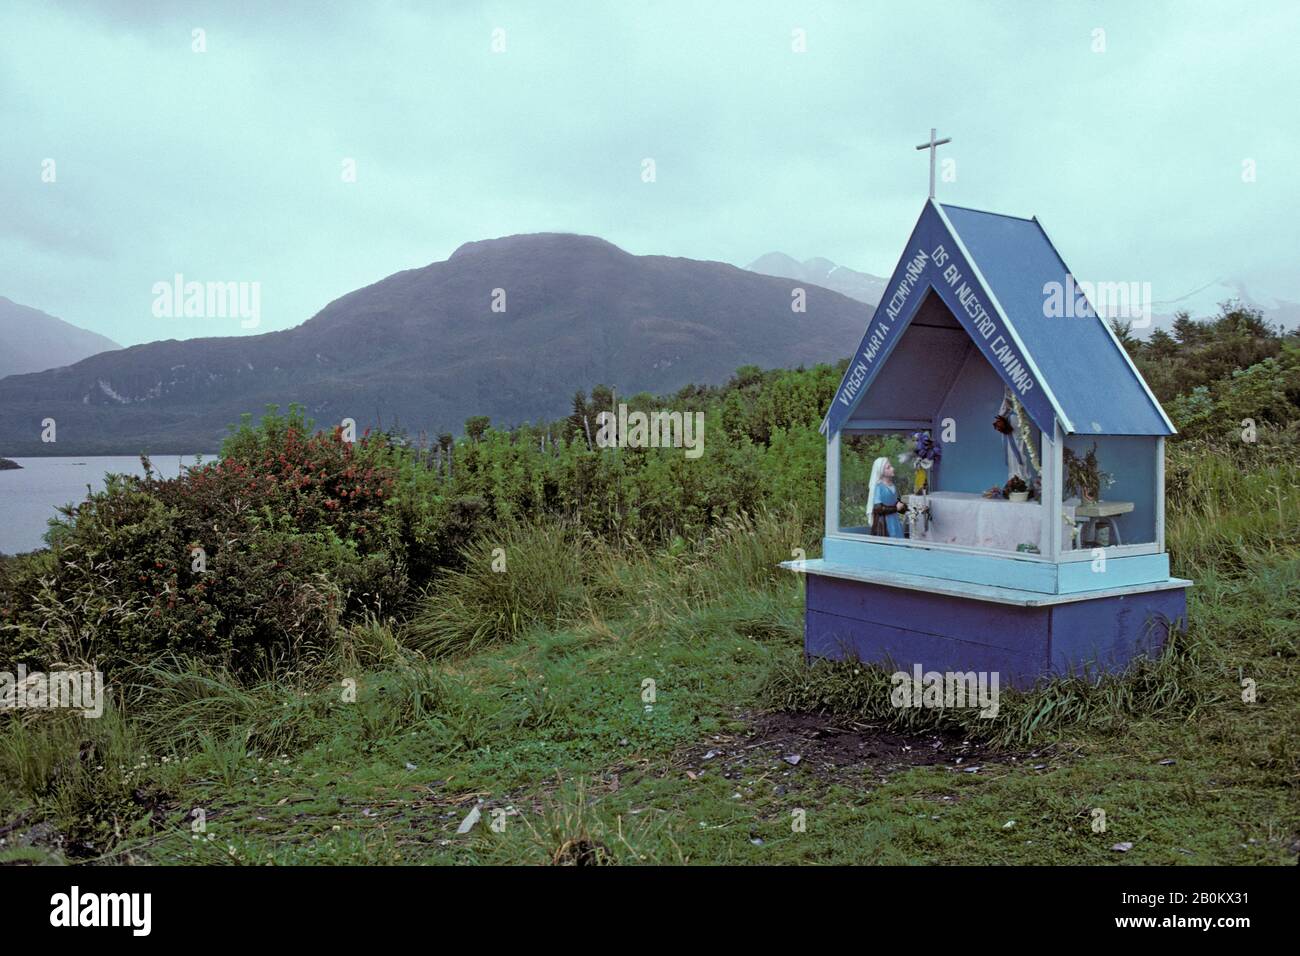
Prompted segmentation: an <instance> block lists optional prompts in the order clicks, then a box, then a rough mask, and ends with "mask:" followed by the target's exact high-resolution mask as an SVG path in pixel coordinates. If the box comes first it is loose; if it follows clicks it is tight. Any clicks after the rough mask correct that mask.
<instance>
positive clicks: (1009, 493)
mask: <svg viewBox="0 0 1300 956" xmlns="http://www.w3.org/2000/svg"><path fill="white" fill-rule="evenodd" d="M1002 496H1003V497H1004V498H1006V499H1007V500H1008V501H1028V500H1029V486H1028V485H1027V484H1025V479H1023V478H1021V477H1020V476H1019V475H1012V476H1011V480H1010V481H1008V482H1007V483H1006V484H1005V485H1003V486H1002Z"/></svg>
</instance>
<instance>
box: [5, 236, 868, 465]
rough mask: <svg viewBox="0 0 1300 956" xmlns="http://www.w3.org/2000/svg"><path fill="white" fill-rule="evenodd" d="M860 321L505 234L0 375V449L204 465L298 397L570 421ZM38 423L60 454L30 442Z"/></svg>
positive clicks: (425, 422)
mask: <svg viewBox="0 0 1300 956" xmlns="http://www.w3.org/2000/svg"><path fill="white" fill-rule="evenodd" d="M494 290H503V291H504V297H505V298H504V305H505V311H504V312H499V311H498V312H494V311H493V310H492V302H493V296H494V294H496V293H495V292H494ZM871 312H872V310H871V309H870V308H869V307H868V306H866V305H863V304H862V303H860V302H855V301H853V300H852V299H849V298H847V297H845V296H842V295H840V294H838V293H836V292H831V291H829V290H826V289H823V288H820V287H817V286H811V287H809V288H808V290H807V311H806V312H802V313H800V312H794V311H792V309H791V297H790V287H789V282H788V281H785V280H781V279H777V278H772V277H769V276H763V275H758V274H756V273H753V272H747V271H745V270H743V269H738V268H736V267H735V266H732V265H727V264H725V263H721V262H702V261H697V260H693V259H679V258H669V257H666V256H636V255H630V254H628V253H626V252H624V251H623V250H621V249H619V248H618V247H616V246H614V245H612V244H610V243H608V242H605V241H604V240H602V239H597V238H594V237H591V236H578V235H568V234H556V233H542V234H534V235H519V236H508V237H505V238H501V239H491V240H485V241H481V242H471V243H467V244H466V245H463V246H461V247H460V248H459V249H457V250H456V251H455V253H453V254H452V256H451V257H450V258H449V259H447V260H446V261H445V262H435V263H433V264H432V265H428V266H425V267H423V268H419V269H411V270H408V271H405V272H399V273H396V274H395V275H391V276H389V277H388V278H386V279H383V280H382V281H380V282H377V283H375V284H374V285H371V286H367V287H366V288H363V289H358V290H357V291H355V292H351V293H349V294H347V295H345V296H343V297H342V298H340V299H336V300H335V301H334V302H331V303H330V304H329V305H327V306H326V307H325V308H324V309H322V310H321V311H320V312H319V313H317V314H316V315H315V316H314V317H313V318H311V319H309V320H308V321H306V322H304V323H303V324H302V325H299V326H297V327H295V328H292V329H289V330H286V331H281V332H269V333H265V334H262V335H250V336H235V337H230V338H206V339H188V340H185V341H175V340H169V341H164V342H153V343H150V344H148V345H136V346H132V347H130V348H125V349H121V350H119V351H115V352H107V353H104V354H102V355H96V356H93V357H91V358H88V359H85V360H83V361H81V362H78V363H77V364H75V365H72V366H69V367H67V368H59V369H53V370H50V371H46V372H39V373H36V374H28V375H15V376H10V377H9V378H6V379H3V380H0V452H3V453H4V454H9V455H21V454H42V453H45V454H49V453H57V454H93V453H96V452H100V453H105V454H107V453H117V454H133V453H135V452H137V451H141V450H148V451H150V452H154V453H178V454H189V453H194V452H208V451H213V450H215V449H216V448H217V447H218V445H219V443H220V441H221V439H222V437H224V435H225V434H226V426H227V425H228V424H230V423H232V422H236V421H238V419H239V416H240V414H241V413H243V412H253V413H255V414H260V413H261V412H262V410H263V408H264V407H265V406H266V405H267V404H277V405H279V406H280V407H281V408H284V407H285V406H287V405H288V404H289V403H290V402H298V403H301V404H303V405H305V406H306V407H307V413H308V415H310V416H311V417H312V418H314V419H315V420H316V421H317V423H319V424H322V425H323V424H327V423H334V422H338V421H339V420H341V419H343V418H353V419H355V420H356V422H357V424H358V426H359V427H364V426H366V425H369V424H374V423H377V422H382V424H384V425H386V426H392V425H400V426H402V427H405V428H406V429H407V430H408V432H411V433H415V432H418V431H422V430H425V431H430V432H436V431H440V430H446V431H460V430H461V428H462V426H463V423H464V421H465V419H466V418H467V417H469V416H471V415H478V414H483V415H489V416H491V418H492V420H493V422H494V423H497V424H501V425H510V424H517V423H520V422H523V421H528V420H538V419H542V418H553V417H558V416H562V415H565V414H567V413H568V411H569V408H570V402H571V399H572V396H573V393H574V392H575V391H576V390H578V389H580V388H582V389H587V388H590V387H591V386H592V385H594V384H597V383H605V384H608V385H611V386H613V387H615V388H616V389H617V390H618V392H619V394H623V395H628V394H633V393H636V392H639V391H649V392H654V393H665V392H670V391H674V390H676V389H678V388H680V387H681V386H683V385H686V384H688V383H701V384H703V383H721V382H724V381H726V379H727V378H728V377H730V375H731V374H732V373H733V372H734V371H735V370H736V368H737V367H738V366H741V365H745V364H756V365H760V366H763V367H783V366H784V367H793V366H797V365H801V364H813V363H816V362H825V361H837V360H839V359H841V358H843V357H845V356H847V355H849V354H850V353H851V352H852V351H853V348H854V347H855V346H856V345H857V343H858V340H859V339H860V338H861V335H862V331H863V329H864V328H865V327H866V324H867V321H868V319H869V318H870V316H871ZM47 417H48V418H53V419H55V421H56V424H57V432H56V436H57V442H56V443H55V444H54V445H49V444H42V443H41V442H40V428H41V426H40V423H41V421H42V420H43V419H45V418H47ZM56 448H57V452H56V451H55V449H56Z"/></svg>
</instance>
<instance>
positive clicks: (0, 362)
mask: <svg viewBox="0 0 1300 956" xmlns="http://www.w3.org/2000/svg"><path fill="white" fill-rule="evenodd" d="M117 348H121V346H120V345H118V344H117V343H116V342H114V341H113V340H112V339H108V338H105V337H104V336H102V335H100V334H98V333H96V332H88V331H86V330H85V329H79V328H77V327H76V326H75V325H72V324H70V323H68V322H64V321H63V320H62V319H56V318H55V317H54V316H52V315H46V314H45V313H44V312H42V311H40V310H39V309H32V308H29V307H27V306H25V305H19V304H18V303H17V302H11V301H10V300H9V299H6V298H5V297H4V296H0V378H4V376H6V375H17V374H19V373H21V372H39V371H41V370H42V369H47V368H55V367H57V366H60V365H71V364H72V363H73V362H80V361H81V360H82V359H84V358H85V357H86V356H88V355H95V354H97V353H99V352H107V351H109V350H110V349H117Z"/></svg>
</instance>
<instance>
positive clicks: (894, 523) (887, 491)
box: [873, 481, 903, 538]
mask: <svg viewBox="0 0 1300 956" xmlns="http://www.w3.org/2000/svg"><path fill="white" fill-rule="evenodd" d="M880 505H884V506H885V507H887V508H888V509H889V514H887V515H885V530H886V531H888V532H889V536H890V537H891V538H901V537H902V536H903V519H902V518H901V517H900V516H899V514H898V512H897V511H896V510H895V508H896V506H897V505H898V492H897V490H895V488H894V486H893V485H887V484H885V483H884V482H883V481H882V482H880V483H879V484H877V485H876V506H877V507H879V506H880ZM873 517H874V516H873Z"/></svg>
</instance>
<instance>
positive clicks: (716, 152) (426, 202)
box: [0, 0, 1300, 344]
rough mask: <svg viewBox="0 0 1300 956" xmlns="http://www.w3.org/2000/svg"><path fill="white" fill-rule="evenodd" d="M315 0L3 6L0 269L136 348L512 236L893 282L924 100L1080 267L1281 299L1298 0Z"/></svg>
mask: <svg viewBox="0 0 1300 956" xmlns="http://www.w3.org/2000/svg"><path fill="white" fill-rule="evenodd" d="M155 6H157V7H165V10H158V11H153V10H151V9H150V8H152V7H155ZM337 6H338V7H339V9H338V10H337V11H336V12H333V13H324V12H321V11H319V10H316V9H315V8H314V6H309V5H307V4H295V3H275V4H269V3H260V2H256V3H254V2H250V3H237V2H225V3H218V2H211V3H184V2H177V3H168V4H153V3H148V2H127V0H121V2H111V3H108V2H106V3H99V4H84V3H75V4H74V3H72V2H68V3H65V4H58V3H53V4H52V3H50V2H48V0H47V2H44V3H31V4H28V3H24V2H21V0H19V2H15V0H6V2H5V3H4V4H3V6H2V7H0V295H4V296H7V297H9V298H11V299H13V300H15V301H17V302H21V303H23V304H26V305H31V306H34V307H36V308H40V309H43V310H44V311H46V312H49V313H51V314H53V315H57V316H59V317H60V318H64V319H66V320H68V321H70V322H73V323H75V324H77V325H80V326H83V327H85V328H89V329H93V330H95V331H97V332H101V333H103V334H105V335H108V336H110V337H112V338H114V339H116V340H117V341H119V342H121V343H123V344H134V343H138V342H145V341H151V340H154V339H161V338H189V337H193V336H197V335H235V334H248V332H247V331H246V330H243V329H241V328H240V325H239V322H238V320H237V319H217V318H207V319H197V318H195V319H160V318H156V317H154V315H153V314H152V310H151V305H152V303H153V293H152V289H153V285H154V283H156V282H159V281H170V280H171V279H172V277H173V275H174V274H175V273H178V272H179V273H182V274H184V276H185V277H186V279H187V280H199V281H210V280H211V281H217V280H220V281H245V282H259V283H261V298H262V324H261V327H260V328H258V329H256V330H254V331H267V330H270V329H277V328H286V327H289V326H292V325H296V324H298V323H300V322H302V321H303V320H305V319H307V318H309V317H310V316H311V315H313V314H314V313H315V312H317V311H318V310H319V309H320V308H322V307H323V306H324V305H325V304H326V303H328V302H329V301H330V300H332V299H334V298H336V297H338V296H339V295H342V294H344V293H346V292H348V291H350V290H352V289H355V288H358V287H360V286H363V285H367V284H369V283H371V282H374V281H376V280H378V279H381V278H383V277H384V276H387V275H389V274H391V273H393V272H396V271H398V270H401V269H408V268H412V267H416V266H422V265H425V264H427V263H429V262H433V261H436V260H439V259H444V258H446V257H447V256H448V255H450V254H451V253H452V251H454V250H455V249H456V247H457V246H459V245H461V244H462V243H464V242H467V241H471V240H475V239H482V238H488V237H493V236H501V235H508V234H512V233H519V232H538V231H569V232H582V233H591V234H595V235H599V236H602V237H604V238H607V239H609V240H611V241H612V242H614V243H616V244H618V245H619V246H621V247H622V248H624V249H626V250H628V251H630V252H634V253H638V254H648V253H661V254H668V255H678V256H689V257H693V258H699V259H719V260H723V261H726V262H732V263H735V264H737V265H745V264H746V263H748V262H750V261H751V260H753V259H754V258H756V257H758V256H759V255H761V254H763V253H765V252H770V251H775V250H779V251H784V252H787V253H789V254H790V255H793V256H795V257H796V258H800V259H803V258H808V257H812V256H825V257H827V258H829V259H833V260H834V261H836V262H838V263H841V264H843V265H847V266H851V267H853V268H856V269H861V270H864V271H868V272H873V273H876V274H886V275H887V274H888V273H889V271H890V270H891V269H892V267H893V265H894V263H895V260H896V259H897V258H898V256H899V255H900V253H901V252H902V247H903V244H904V242H905V241H906V239H907V235H908V232H909V230H910V228H911V226H912V224H913V222H914V221H915V219H916V217H917V215H918V214H919V212H920V209H921V206H922V204H923V202H924V200H925V195H926V189H927V161H926V158H925V154H924V153H919V152H917V151H916V150H915V149H914V148H913V147H914V146H915V145H916V144H917V143H919V142H921V141H922V140H924V139H926V138H927V136H928V133H929V129H930V127H931V126H937V127H938V129H939V134H940V136H951V137H952V138H953V140H954V142H953V143H952V144H951V145H949V146H945V147H942V148H941V150H940V158H941V159H942V158H949V159H952V160H954V161H955V164H956V180H955V181H954V182H940V184H939V190H938V191H939V198H940V200H941V201H947V202H953V203H958V204H961V205H968V206H974V207H977V208H983V209H992V210H996V211H1000V212H1007V213H1012V214H1016V215H1026V216H1028V215H1037V216H1038V217H1039V219H1040V220H1041V221H1042V223H1043V224H1044V226H1045V227H1046V228H1047V230H1048V232H1049V234H1050V235H1051V236H1052V238H1053V239H1054V240H1055V241H1056V243H1057V245H1058V247H1059V248H1060V249H1061V251H1062V253H1063V255H1064V256H1065V258H1066V261H1067V262H1069V263H1070V265H1071V267H1072V268H1073V270H1074V271H1075V273H1076V274H1077V275H1078V276H1080V277H1082V278H1086V279H1093V280H1111V281H1121V280H1123V281H1148V282H1151V283H1152V288H1153V294H1154V298H1155V299H1157V300H1170V299H1174V298H1177V297H1178V296H1181V295H1183V294H1185V293H1188V292H1191V291H1193V290H1195V289H1197V288H1198V287H1200V286H1202V285H1204V284H1206V283H1208V282H1212V281H1214V280H1216V279H1221V278H1225V277H1237V278H1241V279H1243V280H1245V281H1246V283H1247V285H1248V286H1249V288H1250V289H1251V291H1252V292H1255V293H1256V294H1257V295H1259V296H1260V297H1261V298H1263V297H1268V296H1274V297H1282V298H1289V299H1293V300H1300V269H1298V268H1297V264H1298V261H1300V259H1298V257H1297V245H1298V244H1297V242H1296V238H1295V237H1296V220H1297V218H1298V217H1297V213H1300V185H1297V183H1298V179H1300V153H1298V150H1297V146H1300V134H1298V133H1297V117H1298V116H1300V110H1298V109H1297V106H1296V94H1297V90H1300V57H1298V56H1297V55H1296V53H1295V49H1296V45H1297V42H1298V41H1300V4H1297V3H1294V2H1283V0H1278V2H1251V3H1240V4H1237V3H1226V2H1217V3H1204V4H1201V3H1191V2H1177V3H1158V2H1143V3H1133V2H1122V3H1109V2H1093V0H1078V2H1068V0H1067V2H1062V3H1050V4H1046V3H1036V2H1035V3H1030V2H1020V3H990V2H979V3H976V2H956V0H951V2H946V3H933V4H925V3H917V2H915V0H909V2H906V3H897V2H890V3H883V2H882V3H869V2H841V3H809V2H797V0H789V2H782V3H776V2H772V3H755V2H744V3H742V2H708V3H705V2H701V0H694V2H683V3H660V2H653V0H648V2H617V3H615V2H612V0H611V2H607V3H599V2H572V0H570V2H566V3H555V4H542V3H524V2H522V0H518V2H503V3H482V4H472V3H456V4H451V3H429V2H425V3H409V4H408V3H349V4H346V5H345V4H338V5H337ZM83 7H89V8H90V9H89V10H84V9H82V8H83ZM444 7H445V8H448V9H449V10H454V11H455V12H441V8H444ZM264 8H273V9H264ZM195 30H202V31H203V34H202V38H203V40H204V41H205V43H206V52H195V50H194V46H195V45H196V40H195V34H194V31H195ZM494 30H501V31H504V34H497V35H496V37H497V40H498V43H499V42H500V39H501V37H502V36H504V45H505V49H504V51H503V52H495V51H494V50H493V42H494V32H493V31H494ZM795 30H802V31H805V35H806V52H796V51H795V50H794V49H793V47H794V46H795V45H796V37H795V35H794V31H795ZM1097 31H1104V34H1103V33H1099V32H1097ZM1103 44H1104V51H1101V52H1099V51H1098V47H1100V46H1102V45H1103ZM51 159H52V160H54V167H53V169H54V173H55V177H56V178H55V181H54V182H44V181H43V179H42V175H43V171H45V170H48V169H49V166H48V164H46V161H47V160H51ZM645 159H653V160H654V163H655V174H656V181H655V182H653V183H647V182H644V181H643V177H642V170H643V161H644V160H645ZM347 160H352V161H354V162H355V169H356V181H355V182H345V181H344V177H343V170H344V163H345V161H347ZM1247 161H1253V164H1254V169H1255V174H1256V175H1255V181H1253V182H1247V181H1243V178H1244V177H1243V171H1244V170H1245V169H1246V167H1245V166H1244V165H1243V164H1244V163H1246V162H1247ZM47 178H48V176H47Z"/></svg>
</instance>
